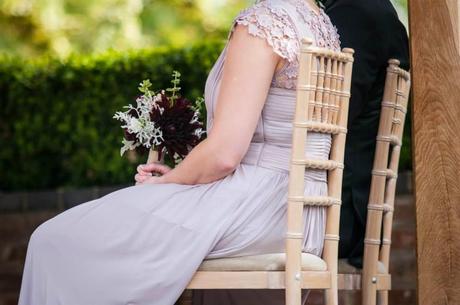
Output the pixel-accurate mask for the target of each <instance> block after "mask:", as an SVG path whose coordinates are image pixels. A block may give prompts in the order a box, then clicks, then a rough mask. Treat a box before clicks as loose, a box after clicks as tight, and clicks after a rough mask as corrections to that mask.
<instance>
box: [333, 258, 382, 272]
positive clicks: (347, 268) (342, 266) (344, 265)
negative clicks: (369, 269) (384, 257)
mask: <svg viewBox="0 0 460 305" xmlns="http://www.w3.org/2000/svg"><path fill="white" fill-rule="evenodd" d="M338 269H339V272H338V273H340V274H357V273H361V271H362V269H359V268H356V267H355V266H352V265H350V264H349V263H348V260H347V259H346V258H344V259H339V266H338ZM377 272H378V273H387V272H386V270H385V265H384V264H383V263H382V262H381V261H379V262H378V263H377Z"/></svg>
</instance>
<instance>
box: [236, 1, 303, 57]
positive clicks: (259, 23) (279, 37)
mask: <svg viewBox="0 0 460 305" xmlns="http://www.w3.org/2000/svg"><path fill="white" fill-rule="evenodd" d="M237 24H240V25H244V26H246V27H247V28H248V32H249V34H251V35H253V36H256V37H260V38H262V39H265V40H266V41H267V42H268V44H269V45H270V46H271V47H272V48H273V51H274V52H275V53H276V54H278V55H279V56H281V57H282V58H284V59H286V60H288V61H289V62H293V61H295V60H296V59H297V54H298V53H299V48H300V45H299V41H298V39H297V33H296V31H295V27H294V24H293V23H292V21H291V19H290V17H289V15H288V14H287V13H286V11H285V10H283V9H282V8H281V7H277V6H275V5H273V4H272V3H271V2H270V1H262V2H259V3H257V4H255V5H253V6H252V7H250V8H248V9H246V10H243V11H242V12H241V13H240V14H239V15H238V16H237V17H236V18H235V21H234V23H233V27H232V30H231V32H230V35H229V37H230V36H231V34H232V33H233V31H234V28H235V26H236V25H237Z"/></svg>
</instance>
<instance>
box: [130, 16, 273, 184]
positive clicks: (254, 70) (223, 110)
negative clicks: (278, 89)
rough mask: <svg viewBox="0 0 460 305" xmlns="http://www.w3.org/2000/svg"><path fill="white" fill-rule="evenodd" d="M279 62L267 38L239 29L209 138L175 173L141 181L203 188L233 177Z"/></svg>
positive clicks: (229, 54) (225, 70) (225, 72)
mask: <svg viewBox="0 0 460 305" xmlns="http://www.w3.org/2000/svg"><path fill="white" fill-rule="evenodd" d="M280 60H281V57H280V56H279V55H277V54H276V53H274V52H273V49H272V48H271V47H270V46H269V45H268V44H267V42H266V41H265V40H263V39H260V38H257V37H254V36H251V35H250V34H249V33H248V32H247V29H246V28H245V27H244V26H241V25H238V26H237V27H236V28H235V31H234V33H233V35H232V38H231V40H230V42H229V45H228V50H227V55H226V59H225V64H224V70H223V76H222V83H221V87H220V92H219V95H218V102H217V106H216V110H215V113H214V122H213V127H212V130H211V132H210V133H209V134H208V137H207V139H205V140H204V141H203V142H201V143H200V144H199V145H197V146H196V147H195V148H194V149H193V150H192V151H191V152H190V153H189V154H188V155H187V157H186V158H185V159H184V160H183V161H182V162H181V163H180V164H179V165H178V166H176V167H175V168H174V169H173V170H170V171H168V172H167V173H165V174H164V175H163V176H161V177H150V178H146V179H145V180H144V181H140V182H142V183H180V184H200V183H209V182H213V181H215V180H218V179H221V178H223V177H225V176H227V175H229V174H230V173H232V172H233V171H234V170H235V168H236V167H237V166H238V164H239V163H240V161H241V159H242V158H243V157H244V155H245V153H246V151H247V150H248V147H249V144H250V142H251V139H252V136H253V133H254V130H255V128H256V126H257V123H258V120H259V117H260V114H261V111H262V108H263V106H264V103H265V99H266V97H267V94H268V90H269V88H270V84H271V80H272V78H273V74H274V72H275V70H276V67H277V65H278V64H279V62H280ZM136 180H137V178H136ZM138 182H139V181H138Z"/></svg>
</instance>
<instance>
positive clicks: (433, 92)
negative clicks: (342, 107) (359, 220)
mask: <svg viewBox="0 0 460 305" xmlns="http://www.w3.org/2000/svg"><path fill="white" fill-rule="evenodd" d="M409 20H410V33H411V52H412V80H413V102H412V107H413V108H412V115H413V128H412V130H413V135H412V137H413V148H414V171H415V200H416V219H417V269H418V276H417V277H418V280H417V286H418V303H419V305H437V304H440V305H441V304H442V305H450V304H452V305H457V304H460V135H459V134H460V53H459V49H460V48H459V37H458V35H459V32H460V31H459V26H460V24H459V5H458V1H456V0H410V2H409Z"/></svg>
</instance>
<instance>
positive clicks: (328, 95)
mask: <svg viewBox="0 0 460 305" xmlns="http://www.w3.org/2000/svg"><path fill="white" fill-rule="evenodd" d="M353 53H354V51H353V50H352V49H343V52H332V51H330V50H327V49H322V48H316V47H312V46H311V41H309V40H303V41H302V47H301V54H300V66H299V74H298V84H297V102H296V110H295V116H294V122H293V138H292V156H291V164H290V172H289V194H288V232H287V236H286V239H287V240H286V256H287V260H286V289H289V287H297V288H298V287H299V286H300V283H301V252H302V239H303V225H302V223H303V215H302V214H303V208H304V206H305V205H313V206H327V223H326V236H325V243H324V250H323V259H324V260H325V261H326V264H327V266H328V270H329V271H330V272H331V275H332V277H331V278H332V279H333V280H332V282H333V283H331V289H334V285H336V279H337V260H338V241H339V218H340V204H341V190H342V174H343V157H344V150H345V138H346V132H347V129H346V127H347V120H348V104H349V99H350V85H351V74H352V66H353ZM308 131H310V132H321V133H327V134H331V135H332V146H331V152H330V156H329V160H314V159H309V157H308V156H306V155H305V154H306V140H307V137H308V135H307V133H308ZM306 169H323V170H327V171H328V196H324V197H305V196H304V189H305V180H304V177H305V176H304V175H305V170H306ZM334 279H335V280H334ZM334 281H335V283H334ZM297 288H295V289H297ZM336 288H337V287H335V289H336ZM287 293H289V291H287Z"/></svg>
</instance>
